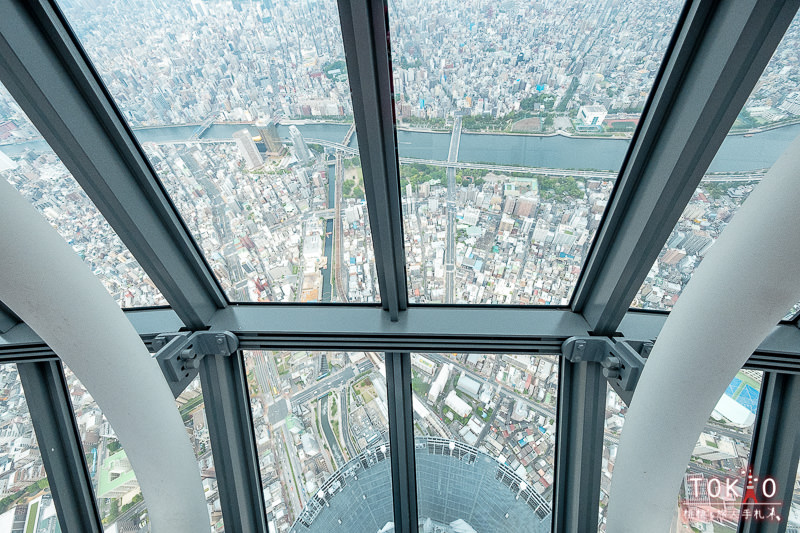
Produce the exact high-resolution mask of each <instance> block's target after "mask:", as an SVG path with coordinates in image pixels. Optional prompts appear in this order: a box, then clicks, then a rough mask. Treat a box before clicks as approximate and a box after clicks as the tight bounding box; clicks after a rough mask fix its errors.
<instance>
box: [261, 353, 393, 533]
mask: <svg viewBox="0 0 800 533" xmlns="http://www.w3.org/2000/svg"><path fill="white" fill-rule="evenodd" d="M376 364H377V365H378V366H379V367H382V365H383V363H382V362H381V359H380V357H379V356H378V355H377V354H375V353H367V354H365V353H351V352H347V353H343V352H285V351H280V352H272V351H251V352H245V367H246V369H247V378H248V383H249V386H250V403H251V408H252V414H253V424H254V427H255V434H256V444H257V446H258V456H259V462H260V468H261V480H262V485H263V487H264V501H265V503H266V508H267V519H268V521H269V530H270V531H285V530H287V529H290V528H291V531H298V532H300V531H302V532H306V531H310V532H315V531H319V532H326V533H327V532H334V531H341V532H350V531H371V532H374V531H383V532H388V531H393V529H392V528H391V527H390V524H393V511H392V487H391V472H390V467H389V461H388V458H389V454H390V450H389V444H388V441H389V438H388V409H387V407H386V393H387V389H386V380H385V378H384V376H383V374H382V373H381V372H378V371H377V370H376V369H375V366H374V365H376ZM392 527H393V526H392ZM387 528H388V529H387Z"/></svg>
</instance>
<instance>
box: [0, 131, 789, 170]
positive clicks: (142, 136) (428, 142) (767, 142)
mask: <svg viewBox="0 0 800 533" xmlns="http://www.w3.org/2000/svg"><path fill="white" fill-rule="evenodd" d="M245 127H246V128H248V129H249V130H250V132H251V133H252V134H253V135H258V130H256V128H255V127H253V126H248V125H243V124H213V125H212V126H211V127H210V128H209V129H208V130H207V131H206V132H205V133H204V134H203V137H202V139H203V140H217V141H231V140H232V137H231V136H232V135H233V133H234V132H236V131H238V130H240V129H242V128H245ZM297 127H298V129H299V130H300V132H301V133H302V134H303V136H304V137H305V138H307V139H322V140H327V141H334V142H341V141H342V140H343V139H344V136H345V135H346V134H347V130H348V128H349V127H350V126H349V125H348V124H329V123H327V124H320V123H314V124H300V125H298V126H297ZM195 129H196V126H194V125H192V126H165V127H154V128H141V129H137V130H134V131H135V134H136V137H137V138H138V139H139V141H140V142H163V143H166V142H180V141H184V140H187V139H189V138H190V137H191V136H192V133H194V130H195ZM278 134H279V135H280V136H281V137H282V138H288V136H289V128H288V126H279V127H278ZM798 135H800V124H793V125H791V126H784V127H780V128H775V129H772V130H768V131H764V132H760V133H756V134H753V135H752V136H749V137H745V136H744V135H729V136H727V137H726V138H725V141H724V142H723V143H722V147H721V148H720V149H719V152H718V153H717V155H716V157H715V158H714V161H713V162H712V163H711V166H710V168H709V171H710V172H738V171H747V170H756V169H762V168H769V167H771V166H772V164H773V163H774V162H775V161H776V160H777V159H778V156H780V154H781V153H783V151H784V150H785V149H786V147H787V146H788V145H789V143H790V142H791V141H792V140H793V139H794V138H795V137H797V136H798ZM356 143H357V140H356V137H355V135H354V136H353V139H352V141H351V145H353V146H354V145H355V144H356ZM397 143H398V149H399V152H400V155H401V156H404V157H413V158H418V159H435V160H440V161H446V160H447V150H448V148H449V146H450V133H434V132H428V131H409V130H400V131H398V135H397ZM629 143H630V140H628V139H608V138H591V137H565V136H563V135H550V136H536V135H518V134H492V133H464V134H463V135H462V136H461V147H460V150H459V153H458V160H459V161H464V162H473V163H497V164H501V165H520V166H529V167H545V168H576V169H597V170H611V171H615V170H618V169H619V167H620V166H621V165H622V160H623V158H624V157H625V152H626V150H627V149H628V144H629ZM45 147H46V144H45V142H44V141H30V142H27V143H18V144H12V145H2V146H0V149H1V150H3V152H5V153H6V154H7V155H9V156H14V155H17V154H19V153H20V152H21V151H23V150H24V149H26V148H31V149H34V150H42V149H44V148H45Z"/></svg>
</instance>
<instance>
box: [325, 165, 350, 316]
mask: <svg viewBox="0 0 800 533" xmlns="http://www.w3.org/2000/svg"><path fill="white" fill-rule="evenodd" d="M335 169H336V170H335V172H334V180H335V181H334V183H335V189H334V191H335V192H334V211H333V254H332V256H333V258H334V260H333V263H334V264H333V265H328V268H329V269H331V271H330V272H331V275H332V276H333V279H334V283H335V284H336V296H337V298H338V300H339V302H341V303H347V301H348V300H347V284H346V283H345V282H344V279H345V278H344V276H345V275H346V273H347V265H345V264H344V261H343V257H344V250H343V246H342V184H343V183H344V165H342V152H341V151H338V152H336V167H335Z"/></svg>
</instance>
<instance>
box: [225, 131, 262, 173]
mask: <svg viewBox="0 0 800 533" xmlns="http://www.w3.org/2000/svg"><path fill="white" fill-rule="evenodd" d="M233 138H234V140H235V141H236V146H237V147H238V148H239V153H240V154H241V155H242V157H243V158H244V160H245V161H247V168H256V167H259V166H261V165H262V164H263V163H264V161H263V160H262V159H261V154H260V153H259V152H258V147H256V143H255V142H253V138H252V137H251V136H250V132H249V131H248V130H247V129H242V130H239V131H237V132H236V133H234V134H233Z"/></svg>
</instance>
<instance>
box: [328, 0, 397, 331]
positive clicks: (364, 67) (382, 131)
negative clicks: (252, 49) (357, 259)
mask: <svg viewBox="0 0 800 533" xmlns="http://www.w3.org/2000/svg"><path fill="white" fill-rule="evenodd" d="M386 18H387V9H386V3H385V2H384V1H383V0H339V19H340V21H341V25H342V38H343V39H344V51H345V57H346V59H347V75H348V77H349V79H350V92H351V95H352V99H353V118H354V119H355V124H356V134H357V135H358V147H359V153H360V155H361V168H362V169H363V174H364V192H365V194H366V199H367V211H368V212H369V224H370V228H371V230H372V243H373V246H374V248H375V266H376V268H377V272H378V283H379V287H380V293H381V304H382V306H383V308H384V309H385V310H387V311H389V316H390V317H391V319H392V320H397V319H398V316H399V313H400V311H404V310H405V309H406V307H407V306H408V292H407V291H408V289H407V287H406V259H405V249H404V246H403V218H402V210H401V205H400V173H399V162H398V159H397V132H396V131H395V125H394V100H393V94H392V71H391V58H390V54H389V44H388V35H389V30H388V23H387V20H386Z"/></svg>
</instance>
